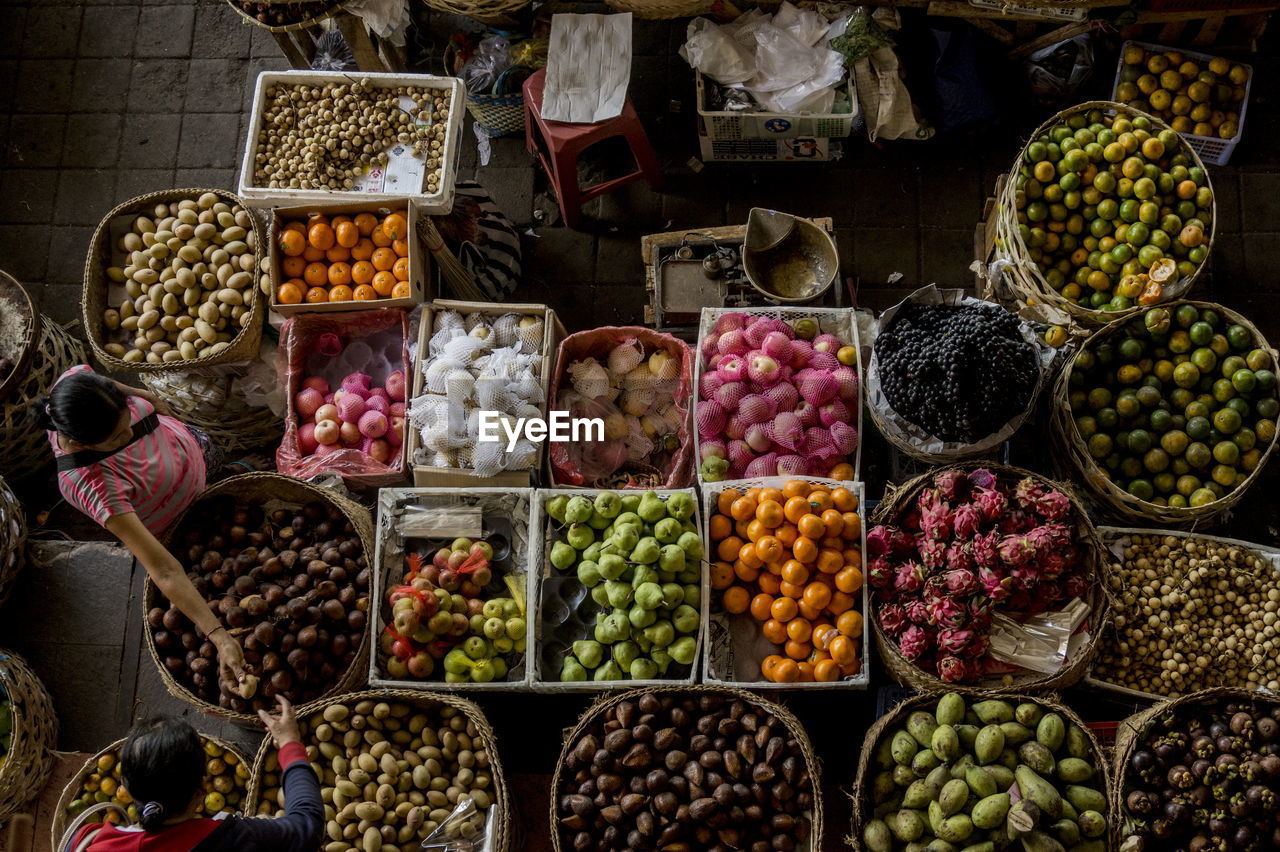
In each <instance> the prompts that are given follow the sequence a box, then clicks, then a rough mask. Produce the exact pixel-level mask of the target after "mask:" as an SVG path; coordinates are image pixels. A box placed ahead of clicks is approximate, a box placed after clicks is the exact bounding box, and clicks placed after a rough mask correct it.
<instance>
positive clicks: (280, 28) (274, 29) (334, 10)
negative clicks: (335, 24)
mask: <svg viewBox="0 0 1280 852" xmlns="http://www.w3.org/2000/svg"><path fill="white" fill-rule="evenodd" d="M263 2H267V3H270V2H272V0H263ZM279 2H281V3H288V2H291V0H279ZM304 2H305V0H304ZM319 2H324V0H317V5H318V3H319ZM227 5H229V6H230V7H231V8H232V9H235V10H236V14H238V15H239V16H240V17H242V18H244V19H245V21H247V22H248V23H250V24H253V25H254V26H255V27H261V28H262V29H264V30H266V31H267V32H271V33H288V32H295V31H297V30H305V29H309V28H310V27H313V26H315V25H316V24H319V23H320V22H321V21H324V20H327V19H329V18H332V17H333V16H334V15H336V14H338V13H339V12H341V11H342V10H343V7H345V6H346V5H347V3H346V0H336V2H334V4H333V5H332V6H329V7H327V8H326V9H325V10H324V11H322V12H320V13H319V14H317V15H313V16H312V17H310V18H307V19H306V20H305V21H295V22H294V23H292V24H279V25H276V24H264V23H262V21H259V20H258V19H257V18H255V17H254V16H253V15H250V14H249V13H248V12H246V11H245V10H244V9H241V8H240V4H239V3H237V2H236V0H227Z"/></svg>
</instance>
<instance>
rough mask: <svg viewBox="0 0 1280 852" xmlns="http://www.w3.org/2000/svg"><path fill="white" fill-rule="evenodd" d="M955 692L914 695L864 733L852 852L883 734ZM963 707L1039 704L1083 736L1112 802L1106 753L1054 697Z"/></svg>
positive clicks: (853, 799) (1007, 697)
mask: <svg viewBox="0 0 1280 852" xmlns="http://www.w3.org/2000/svg"><path fill="white" fill-rule="evenodd" d="M956 691H957V690H950V689H943V690H930V691H928V692H925V693H923V694H920V695H913V696H911V697H909V698H904V699H903V700H902V701H900V702H898V704H896V705H895V706H894V707H893V708H892V709H890V710H889V711H887V712H886V713H885V714H884V715H883V716H881V717H880V718H879V719H877V720H876V721H875V722H874V723H872V725H871V728H870V729H869V730H868V731H867V735H866V737H864V738H863V741H862V751H861V753H860V754H859V755H858V769H857V773H856V775H855V776H854V782H853V790H852V792H850V793H849V800H850V805H851V808H850V810H851V811H852V817H853V818H852V826H851V829H852V831H851V834H850V836H849V837H848V838H846V840H845V842H846V843H847V844H848V845H849V846H852V847H853V849H854V850H855V852H864V850H865V849H866V844H864V843H863V842H862V830H863V827H864V825H865V823H866V822H867V819H866V816H867V814H869V813H872V811H873V806H872V803H871V802H870V793H871V783H870V782H871V775H872V774H873V773H872V761H873V760H874V759H875V753H876V747H877V745H878V744H879V743H880V741H881V739H882V738H883V736H884V734H885V732H886V731H887V730H888V729H889V728H890V727H891V726H893V725H896V724H898V723H899V721H900V720H902V719H905V718H906V717H907V716H908V715H910V713H911V712H912V711H914V710H916V709H918V708H920V707H924V706H926V705H929V704H936V703H937V701H938V699H939V698H941V697H942V696H943V695H945V694H946V693H948V692H956ZM963 697H964V699H965V703H966V705H967V704H969V703H971V702H972V701H973V700H974V699H976V698H982V699H998V700H1002V701H1008V702H1010V703H1012V704H1015V705H1017V704H1023V703H1027V702H1031V703H1033V704H1038V705H1039V706H1040V707H1042V708H1044V709H1046V710H1050V711H1052V712H1054V713H1057V714H1058V715H1059V716H1061V717H1063V719H1064V720H1065V721H1067V722H1069V723H1071V724H1073V725H1075V726H1076V727H1077V728H1079V729H1080V730H1081V731H1083V732H1084V735H1085V739H1086V740H1087V741H1088V743H1089V747H1090V749H1091V751H1092V752H1093V758H1094V760H1093V763H1094V768H1095V770H1096V771H1097V772H1098V773H1099V774H1100V775H1101V776H1102V790H1101V792H1102V795H1103V796H1105V797H1106V799H1107V801H1108V802H1110V801H1111V796H1112V792H1113V789H1114V786H1115V783H1116V782H1115V780H1114V779H1113V777H1112V767H1111V762H1110V761H1109V760H1108V759H1107V755H1106V751H1105V750H1104V749H1103V748H1102V745H1101V744H1100V743H1099V742H1098V740H1097V737H1095V736H1094V735H1093V731H1092V730H1090V728H1089V726H1088V725H1087V724H1086V723H1085V722H1084V720H1082V719H1081V718H1080V717H1079V716H1078V715H1076V713H1075V711H1074V710H1072V709H1071V708H1070V707H1068V706H1067V705H1065V704H1063V703H1062V702H1061V701H1060V700H1059V696H1058V695H1057V694H1056V693H1046V694H1044V695H1025V694H1023V693H1017V692H1010V691H1008V690H1005V691H995V692H990V693H986V694H983V695H980V696H976V695H963ZM1108 820H1109V821H1110V822H1114V811H1113V813H1112V814H1110V815H1108ZM1111 830H1112V828H1111V825H1110V824H1109V825H1108V831H1107V834H1108V835H1110V833H1111Z"/></svg>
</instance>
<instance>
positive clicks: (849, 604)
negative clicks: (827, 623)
mask: <svg viewBox="0 0 1280 852" xmlns="http://www.w3.org/2000/svg"><path fill="white" fill-rule="evenodd" d="M857 602H858V601H857V599H856V598H854V596H853V595H851V594H848V593H847V592H834V593H832V595H831V603H829V604H827V612H829V613H831V614H832V615H835V616H839V615H840V613H842V612H848V611H849V610H851V609H853V606H854V604H856V603H857Z"/></svg>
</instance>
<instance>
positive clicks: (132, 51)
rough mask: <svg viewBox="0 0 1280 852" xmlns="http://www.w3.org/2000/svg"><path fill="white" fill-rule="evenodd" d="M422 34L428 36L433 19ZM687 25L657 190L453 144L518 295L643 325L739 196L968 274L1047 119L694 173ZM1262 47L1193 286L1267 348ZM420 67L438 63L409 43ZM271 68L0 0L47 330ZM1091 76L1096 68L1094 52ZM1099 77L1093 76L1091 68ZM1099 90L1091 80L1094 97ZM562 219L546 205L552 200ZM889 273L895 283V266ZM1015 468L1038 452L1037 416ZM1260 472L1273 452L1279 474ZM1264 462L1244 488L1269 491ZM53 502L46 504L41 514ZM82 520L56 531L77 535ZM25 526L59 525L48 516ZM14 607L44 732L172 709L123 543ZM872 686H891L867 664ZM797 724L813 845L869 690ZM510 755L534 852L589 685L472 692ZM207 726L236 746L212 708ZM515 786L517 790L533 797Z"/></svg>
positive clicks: (142, 18)
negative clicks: (558, 190)
mask: <svg viewBox="0 0 1280 852" xmlns="http://www.w3.org/2000/svg"><path fill="white" fill-rule="evenodd" d="M425 23H426V24H427V25H428V26H427V28H424V29H423V30H421V31H420V36H421V37H420V39H419V41H421V42H423V43H430V44H431V45H434V46H435V47H438V46H439V45H441V44H443V43H444V41H445V40H446V39H447V38H448V36H449V34H450V32H451V30H449V29H447V28H444V26H445V25H444V24H443V23H442V22H440V21H436V20H434V19H429V20H427V21H426V22H425ZM432 25H434V26H436V27H437V28H436V29H430V28H429V27H431V26H432ZM682 33H683V24H682V23H676V24H668V23H644V22H637V24H636V33H635V38H636V60H635V62H634V65H633V67H634V69H635V71H634V75H633V81H632V85H631V90H630V91H631V94H632V97H633V98H634V100H635V102H636V104H637V107H638V109H639V110H640V111H641V114H642V118H643V119H644V121H645V124H646V127H647V129H648V132H649V134H650V137H651V138H652V140H653V142H654V145H655V147H656V148H657V149H658V151H659V155H660V157H661V159H662V161H663V163H664V167H665V172H666V179H667V187H666V189H665V191H664V192H663V193H661V194H658V193H653V192H650V191H648V189H647V188H645V187H643V186H641V185H633V186H630V187H627V188H626V189H625V190H624V191H622V192H619V193H617V194H615V195H612V196H609V197H607V198H604V199H601V200H599V201H596V202H592V204H591V205H590V207H589V208H588V214H589V221H588V222H587V223H586V224H585V225H584V227H583V228H582V229H581V230H577V231H571V230H566V229H564V228H563V227H558V226H552V227H546V226H542V225H541V222H543V221H547V218H546V216H545V215H544V216H543V218H538V215H539V214H547V213H548V212H549V211H553V208H554V205H553V204H552V203H551V202H550V201H549V200H548V198H547V196H546V193H545V178H544V176H543V175H541V174H540V173H539V172H538V171H537V170H536V169H534V168H533V167H532V165H531V162H530V158H529V156H528V154H527V153H526V152H525V150H524V147H523V141H522V140H517V139H499V140H495V141H494V154H493V158H492V160H491V162H490V163H489V164H488V165H487V166H484V167H481V166H479V165H478V164H477V158H476V154H475V148H474V140H473V138H472V137H471V135H470V131H469V130H468V132H467V134H466V136H465V154H464V157H463V168H462V174H461V175H460V176H463V177H475V179H477V180H479V181H480V182H481V183H482V184H483V185H484V186H485V187H486V188H487V189H488V190H489V191H490V193H491V194H492V195H493V197H494V198H495V200H496V201H497V202H498V203H499V204H500V205H501V206H502V208H503V209H504V210H505V211H506V213H507V214H508V216H509V217H510V218H511V219H512V220H513V221H515V222H516V223H517V224H518V225H520V226H521V228H522V229H527V231H526V233H525V236H524V247H525V258H524V269H525V272H526V275H525V280H524V282H523V283H522V285H521V287H520V288H519V289H518V290H517V292H516V294H515V297H514V298H515V299H517V300H519V301H524V302H546V303H548V304H550V305H552V306H553V307H555V308H556V309H557V311H559V312H560V315H561V316H562V318H563V319H564V321H565V324H566V325H567V326H568V327H569V329H570V330H578V329H582V328H587V327H593V326H597V325H606V324H633V323H639V322H641V321H642V318H643V314H642V307H643V305H644V301H645V297H644V290H643V286H642V283H641V280H642V279H641V275H642V265H641V260H640V251H639V236H640V235H642V234H645V233H651V232H655V231H664V230H676V229H682V228H703V227H709V226H715V225H722V224H738V223H742V222H744V221H745V218H746V213H747V210H748V209H749V208H750V207H752V206H757V205H759V206H767V207H775V208H778V209H783V210H787V211H791V212H794V213H798V214H802V215H809V216H830V217H832V218H833V219H834V222H835V227H836V240H837V244H838V246H839V250H840V254H841V263H842V271H843V274H844V275H847V276H850V277H851V278H852V279H853V281H854V283H855V286H856V294H857V303H858V304H859V305H860V306H865V307H870V308H873V309H880V308H884V307H887V306H888V305H890V304H893V303H894V302H896V301H897V300H898V299H899V298H901V296H903V295H905V294H906V293H907V292H910V291H911V290H913V289H915V288H916V287H917V286H919V285H920V284H922V283H927V282H931V281H936V282H938V283H940V284H944V285H948V286H969V285H971V284H972V276H971V274H970V273H969V272H968V265H969V263H970V262H971V261H972V259H973V228H974V224H975V222H976V220H977V219H978V217H979V216H980V213H981V210H982V202H983V199H984V197H985V196H986V195H987V194H988V193H989V192H990V189H991V187H992V186H993V185H994V182H995V179H996V177H997V176H998V175H999V174H1000V173H1001V172H1002V171H1004V170H1005V169H1007V167H1008V163H1009V162H1010V161H1011V159H1012V157H1013V156H1014V154H1015V153H1016V150H1017V148H1018V145H1019V139H1020V138H1021V135H1022V134H1023V133H1024V132H1025V131H1026V129H1028V128H1029V127H1030V126H1033V125H1034V124H1036V123H1038V122H1039V121H1040V120H1042V119H1043V118H1044V116H1045V115H1046V114H1047V112H1046V111H1045V110H1039V111H1034V112H1027V113H1025V114H1014V115H1011V116H1010V117H1009V119H1008V120H1007V121H1006V122H1004V123H1003V124H1002V125H1001V126H1000V127H997V128H993V129H990V130H989V131H987V132H985V133H981V134H975V135H967V136H962V137H950V138H945V139H939V140H935V141H932V142H929V143H893V144H889V145H885V146H883V147H875V146H872V145H869V144H868V143H867V142H866V141H865V139H862V140H859V139H853V140H850V141H848V142H847V143H846V147H845V154H844V157H843V159H842V160H840V161H839V162H837V163H832V164H829V165H823V166H810V165H803V164H785V165H776V166H757V167H744V166H716V165H708V166H707V167H706V168H704V169H701V170H695V169H694V168H692V167H691V166H690V163H689V161H690V158H691V157H692V156H694V154H695V153H696V150H697V143H696V138H695V136H694V131H693V116H692V105H693V87H692V73H691V71H690V70H689V68H688V67H687V66H686V65H685V64H684V62H683V61H682V60H680V59H679V58H678V57H677V56H676V55H675V49H676V47H677V46H678V45H679V43H680V40H681V37H682ZM1271 45H1272V46H1271V48H1270V49H1269V50H1267V51H1264V54H1266V56H1265V57H1264V58H1258V57H1255V58H1254V59H1253V61H1254V62H1255V66H1256V68H1257V78H1256V80H1255V83H1254V88H1253V91H1254V93H1255V101H1254V103H1253V104H1252V105H1251V106H1250V112H1249V117H1248V122H1247V125H1246V134H1245V140H1244V142H1243V143H1242V144H1241V145H1240V147H1239V149H1238V151H1237V153H1236V155H1235V159H1234V161H1233V163H1232V165H1231V166H1230V167H1226V168H1215V169H1213V170H1212V175H1213V179H1214V182H1215V185H1216V187H1217V196H1218V213H1219V235H1218V241H1217V244H1216V246H1215V249H1214V253H1213V259H1212V264H1213V266H1212V270H1211V275H1210V276H1208V280H1206V281H1205V282H1204V283H1203V284H1202V285H1200V286H1198V289H1197V291H1196V293H1195V295H1196V296H1197V297H1198V298H1203V299H1215V300H1219V301H1222V302H1224V303H1226V304H1228V305H1230V306H1231V307H1234V308H1236V309H1238V310H1240V311H1241V312H1243V313H1244V314H1246V315H1248V316H1250V317H1251V318H1252V319H1253V320H1254V321H1255V322H1256V323H1257V324H1258V325H1259V326H1260V327H1261V328H1262V330H1263V331H1264V333H1266V334H1267V335H1268V336H1269V337H1270V338H1271V340H1272V341H1273V342H1275V341H1277V340H1280V312H1277V311H1275V310H1274V308H1273V305H1274V303H1275V300H1276V298H1277V295H1280V239H1277V237H1278V236H1280V234H1278V233H1277V232H1280V146H1277V145H1276V144H1275V140H1276V139H1277V138H1280V108H1278V107H1277V101H1276V98H1275V97H1274V95H1273V94H1271V93H1272V92H1274V91H1275V87H1276V84H1277V81H1278V79H1280V78H1278V75H1277V71H1280V51H1277V50H1276V49H1275V46H1274V45H1275V39H1274V38H1273V39H1271ZM415 57H416V63H417V64H418V65H419V66H420V67H421V68H423V69H424V70H435V71H438V69H439V67H440V65H439V62H438V60H437V59H435V55H434V52H433V51H432V50H430V49H427V50H422V49H418V48H415ZM282 67H285V63H284V60H283V59H282V58H281V56H280V54H279V52H278V49H277V47H276V45H275V42H274V41H273V40H272V39H271V38H270V37H269V36H268V35H266V34H265V33H262V32H260V31H259V30H257V29H255V28H253V27H249V26H246V25H244V24H243V23H242V21H241V19H240V18H239V17H238V16H237V15H235V14H234V13H233V12H232V11H231V10H230V9H229V8H228V7H227V6H226V4H225V3H224V2H222V0H194V2H177V3H173V4H168V3H165V2H153V0H103V1H102V2H88V3H82V2H77V0H33V2H11V3H8V4H6V5H5V6H3V7H2V8H0V114H3V116H4V117H3V118H0V158H2V160H3V167H4V169H3V175H2V176H0V199H3V201H0V268H4V269H6V270H7V271H9V272H10V273H12V274H14V275H15V276H17V277H18V278H20V279H21V280H22V281H23V282H24V283H25V284H26V285H27V286H28V287H29V288H30V289H31V292H32V294H33V296H34V297H35V298H36V299H37V300H38V303H39V306H40V309H41V310H42V311H43V312H44V313H46V314H47V315H49V316H51V317H53V318H54V319H56V320H58V321H62V322H69V321H73V320H75V319H76V318H77V317H78V316H79V294H80V280H81V274H82V270H83V263H84V251H85V247H86V245H87V243H88V240H89V237H90V234H91V233H92V228H93V227H94V225H95V224H96V223H97V222H98V220H99V219H100V217H101V216H102V215H103V214H104V213H106V212H107V211H108V210H109V209H110V208H111V207H112V206H114V205H115V204H116V203H118V202H120V201H123V200H125V199H127V198H130V197H132V196H135V195H139V194H142V193H145V192H148V191H151V190H156V189H164V188H170V187H175V186H199V187H222V188H232V187H234V186H235V185H236V177H237V175H236V170H237V166H238V162H239V156H240V152H241V146H242V139H243V132H244V127H245V123H246V118H245V111H246V109H247V106H248V98H249V94H248V93H249V91H250V84H251V81H252V80H253V78H254V77H255V76H256V74H257V73H258V72H259V71H261V70H264V69H270V68H282ZM1100 67H1104V68H1105V67H1109V66H1107V64H1106V63H1105V62H1103V63H1102V65H1101V66H1100ZM1096 84H1097V87H1098V88H1100V89H1103V88H1107V87H1109V82H1107V81H1104V80H1099V81H1096ZM1086 94H1087V95H1090V94H1100V92H1088V93H1086ZM552 216H553V217H554V214H553V213H552ZM893 273H901V275H902V277H901V279H900V280H898V281H896V282H895V283H893V284H889V283H887V280H888V279H889V277H890V275H891V274H893ZM1024 432H1026V433H1028V435H1027V439H1026V440H1025V441H1022V442H1020V444H1019V446H1018V447H1016V448H1015V453H1014V461H1015V463H1016V462H1017V461H1019V460H1023V461H1024V463H1026V464H1028V465H1030V466H1036V465H1038V464H1040V463H1041V462H1042V461H1043V455H1044V454H1043V447H1042V446H1038V445H1037V444H1036V443H1035V435H1036V434H1037V432H1036V430H1034V429H1029V430H1024ZM864 457H865V458H867V459H868V463H869V465H870V466H871V469H872V470H873V474H874V475H876V476H881V477H882V476H883V475H884V474H885V472H886V471H887V470H888V469H889V468H890V464H889V463H890V459H889V458H888V456H887V454H886V452H885V451H884V449H883V445H881V444H878V443H874V442H873V443H872V444H870V445H869V449H868V452H867V454H866V455H865V456H864ZM1273 468H1274V465H1273ZM1274 485H1275V477H1274V475H1273V476H1270V477H1268V481H1267V482H1264V483H1261V484H1259V485H1258V486H1257V490H1256V493H1257V494H1258V495H1259V496H1261V495H1267V494H1274V493H1275V491H1274ZM1247 502H1249V503H1250V504H1251V506H1250V509H1249V511H1248V512H1247V513H1243V514H1242V517H1241V519H1240V520H1238V521H1237V522H1236V524H1235V525H1234V526H1233V532H1235V533H1237V534H1238V535H1239V536H1240V537H1242V538H1248V539H1252V540H1259V541H1271V540H1273V539H1275V538H1276V536H1277V529H1276V519H1275V508H1274V505H1272V503H1273V501H1268V500H1258V501H1247ZM37 508H47V505H40V506H36V505H33V506H32V509H33V511H34V510H35V509H37ZM82 529H83V528H82V527H80V526H79V525H77V526H76V527H75V528H74V529H71V528H68V529H66V530H65V531H66V532H70V533H72V534H73V535H75V536H79V537H85V534H84V533H83V532H82ZM38 535H40V536H44V537H48V538H56V537H57V533H55V532H53V531H49V530H42V531H40V532H39V533H38ZM32 557H33V558H32V562H31V564H30V565H29V567H28V568H27V570H26V571H25V572H24V576H23V578H22V580H21V583H20V586H19V588H18V591H17V595H16V597H15V599H14V600H13V601H12V602H11V603H10V604H9V606H8V607H7V608H6V610H5V611H4V613H3V614H2V615H0V646H5V647H12V648H14V649H16V650H18V651H19V652H20V653H23V654H25V655H27V656H28V658H29V659H30V660H31V661H32V662H33V663H34V665H35V666H36V669H37V671H39V672H40V673H41V674H42V676H43V677H44V679H45V680H46V682H47V683H48V685H49V687H50V689H51V691H52V692H53V694H54V698H55V702H56V704H57V706H58V711H59V714H60V716H61V718H62V722H63V724H62V733H61V739H60V747H61V748H63V749H66V750H72V751H96V750H97V749H99V748H101V747H102V746H103V745H105V744H106V743H108V742H110V741H111V740H114V739H116V738H118V737H120V736H122V735H123V733H124V731H125V730H126V729H127V727H128V726H129V724H130V723H131V721H132V720H134V719H137V718H139V717H141V716H144V715H147V714H150V713H156V712H183V705H182V704H181V703H179V702H177V701H176V700H174V699H172V698H171V697H170V696H168V695H167V694H166V693H165V692H164V688H163V686H162V684H161V683H160V679H159V677H158V675H157V673H156V672H155V670H154V667H153V664H152V662H151V660H150V659H149V657H148V656H147V655H146V652H145V650H141V644H140V638H141V637H140V631H141V625H142V618H141V580H142V572H141V571H140V570H139V568H138V567H137V566H135V565H134V564H133V563H132V560H130V559H129V558H128V557H127V555H125V554H123V553H122V552H121V551H120V549H119V548H117V547H114V546H109V545H105V544H103V545H97V546H95V547H94V548H92V549H83V548H81V549H78V550H71V549H70V548H69V547H68V546H67V545H62V544H56V543H49V544H41V545H40V546H39V547H37V548H35V549H34V551H33V554H32ZM877 682H878V683H885V682H887V681H886V680H885V679H883V678H881V679H878V680H877ZM789 701H790V703H791V704H792V706H793V707H794V708H795V709H796V710H797V712H798V713H799V714H800V715H801V717H802V719H803V720H804V721H805V723H806V724H807V725H808V726H809V729H810V733H811V735H812V736H813V738H814V740H815V742H817V743H818V747H819V750H820V752H821V753H822V754H823V756H824V762H825V765H826V775H825V777H826V779H827V781H828V783H829V784H830V785H831V786H832V789H831V791H830V792H831V795H829V796H828V803H829V807H830V809H831V812H830V813H829V814H828V818H827V821H828V825H829V829H828V832H827V834H828V838H827V844H826V845H827V846H828V847H829V848H835V847H834V844H836V843H838V839H839V837H840V835H841V834H842V832H843V826H844V825H847V809H846V808H845V805H844V797H843V796H842V795H838V791H837V790H836V789H835V788H836V786H837V785H839V786H840V787H843V788H846V789H847V787H848V785H850V784H851V782H852V777H853V770H854V761H855V759H856V755H857V749H858V744H859V743H860V742H861V738H862V735H863V733H864V731H865V727H866V725H867V724H868V722H869V720H870V719H871V718H873V717H874V694H858V693H855V694H844V695H825V696H821V697H819V696H804V697H798V698H795V699H794V700H789ZM480 703H481V704H482V705H483V706H484V707H485V710H486V712H488V713H489V714H490V717H491V718H492V719H493V720H494V723H495V727H496V729H497V731H498V735H499V737H500V739H501V741H502V743H503V745H504V753H503V758H504V762H506V764H507V766H508V767H509V769H510V770H511V771H512V772H513V773H514V774H515V776H516V778H517V782H518V783H519V784H520V785H522V786H521V791H522V794H521V796H519V797H518V798H523V799H524V805H522V813H523V816H524V818H525V819H524V820H523V822H524V831H525V832H526V838H527V841H528V845H527V847H526V848H545V846H546V837H545V831H546V827H545V816H544V814H545V805H544V804H543V801H544V800H543V798H542V796H544V795H545V780H546V779H545V774H546V773H548V772H549V771H550V767H551V766H552V764H553V762H554V760H555V757H556V754H557V753H558V750H559V746H560V731H561V730H562V728H563V727H564V726H565V725H567V724H568V723H570V722H571V721H572V720H573V719H575V718H576V717H577V715H578V714H579V713H580V712H581V711H582V710H583V709H584V708H585V707H586V705H587V703H588V699H586V698H583V697H558V698H551V697H539V698H538V699H536V707H534V712H535V714H536V717H535V720H534V721H532V722H531V721H530V713H529V710H530V707H531V706H533V704H532V703H531V702H530V701H529V700H528V699H525V698H511V697H501V696H488V697H485V698H484V699H482V700H481V702H480ZM1089 707H1090V711H1089V715H1091V716H1093V717H1095V718H1117V717H1118V716H1120V715H1123V714H1124V713H1126V712H1128V709H1129V708H1126V707H1125V706H1123V705H1115V704H1111V703H1108V702H1106V701H1105V700H1104V701H1091V703H1090V704H1089ZM201 725H202V727H203V728H204V729H206V730H209V731H211V732H214V733H218V732H219V731H222V732H223V733H224V734H226V735H227V736H229V737H232V738H238V739H240V740H241V741H246V742H247V741H251V739H252V738H251V737H250V736H248V735H246V734H243V733H241V734H236V733H235V732H231V731H225V730H223V728H222V727H221V726H219V725H218V724H216V723H213V722H211V721H209V720H207V719H206V720H202V721H201ZM526 793H527V795H525V794H526Z"/></svg>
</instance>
